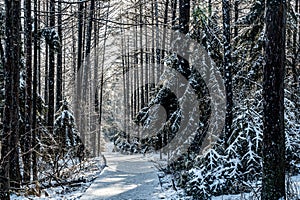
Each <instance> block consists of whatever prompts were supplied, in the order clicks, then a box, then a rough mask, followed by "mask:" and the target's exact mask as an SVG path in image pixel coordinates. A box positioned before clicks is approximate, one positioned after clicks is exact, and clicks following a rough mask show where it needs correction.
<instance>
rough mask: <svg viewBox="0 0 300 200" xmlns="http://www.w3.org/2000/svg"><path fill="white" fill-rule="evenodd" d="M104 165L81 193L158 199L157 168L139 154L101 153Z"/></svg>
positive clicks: (90, 197)
mask: <svg viewBox="0 0 300 200" xmlns="http://www.w3.org/2000/svg"><path fill="white" fill-rule="evenodd" d="M104 156H105V158H106V160H107V167H106V168H105V169H104V171H103V173H102V174H101V175H100V176H99V177H98V178H97V179H96V180H95V181H94V183H93V184H92V185H91V186H90V188H89V189H88V190H87V191H86V192H85V194H84V195H83V196H82V198H81V200H94V199H99V200H100V199H109V200H120V199H127V200H130V199H146V200H147V199H159V197H158V195H159V193H160V186H159V181H158V177H157V173H156V169H155V167H154V166H153V163H152V162H149V161H148V160H147V159H146V158H145V157H143V156H142V155H122V154H120V153H110V152H109V153H104Z"/></svg>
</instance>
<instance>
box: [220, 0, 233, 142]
mask: <svg viewBox="0 0 300 200" xmlns="http://www.w3.org/2000/svg"><path fill="white" fill-rule="evenodd" d="M222 12H223V39H224V40H223V41H224V47H223V48H224V59H223V70H224V79H225V91H226V116H225V145H226V146H227V145H229V143H230V141H229V138H230V136H231V133H232V120H233V116H232V109H233V92H232V74H231V70H232V69H231V68H232V60H231V28H230V27H231V26H230V1H229V0H223V1H222Z"/></svg>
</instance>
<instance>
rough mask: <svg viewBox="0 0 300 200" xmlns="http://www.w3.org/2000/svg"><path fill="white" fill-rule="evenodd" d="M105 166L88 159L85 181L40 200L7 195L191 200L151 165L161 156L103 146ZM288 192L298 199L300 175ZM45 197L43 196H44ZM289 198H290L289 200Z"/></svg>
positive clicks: (243, 197)
mask: <svg viewBox="0 0 300 200" xmlns="http://www.w3.org/2000/svg"><path fill="white" fill-rule="evenodd" d="M105 151H106V152H104V153H103V154H104V156H105V159H106V165H107V166H106V167H105V168H104V170H103V171H102V172H101V170H102V167H103V160H102V157H100V158H94V159H90V160H88V161H87V162H86V163H85V166H86V167H85V168H84V170H82V171H80V174H78V176H80V177H82V178H84V179H85V180H87V181H86V182H83V183H80V184H79V185H77V186H72V185H70V186H67V187H53V188H48V189H45V190H43V192H42V196H41V197H35V196H27V197H25V196H24V195H21V196H17V195H15V194H12V195H11V199H13V200H28V199H34V200H67V199H68V200H101V199H107V200H148V199H149V200H150V199H157V200H158V199H167V200H191V199H193V198H191V197H186V196H185V194H184V191H183V190H182V189H180V188H178V187H177V186H176V185H175V182H176V181H174V177H173V176H172V175H165V174H164V173H163V172H159V171H158V169H157V168H156V167H155V166H162V165H165V164H166V163H167V158H166V156H165V155H164V156H163V159H162V160H160V156H159V154H146V155H145V156H143V155H139V154H135V155H123V154H120V153H117V152H112V151H113V145H112V144H111V143H109V142H108V143H106V150H105ZM290 183H292V184H291V185H290V188H291V189H290V191H291V192H292V193H293V195H296V196H293V197H294V198H292V199H293V200H294V199H297V200H299V199H300V175H298V176H294V177H291V178H290ZM46 194H47V195H46ZM259 196H260V195H259V194H253V193H245V194H239V195H223V196H218V197H212V200H250V199H251V200H258V199H259ZM289 199H291V198H289Z"/></svg>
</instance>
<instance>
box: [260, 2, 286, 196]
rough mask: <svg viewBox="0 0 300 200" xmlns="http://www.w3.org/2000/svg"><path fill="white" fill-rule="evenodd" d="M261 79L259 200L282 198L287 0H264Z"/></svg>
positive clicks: (283, 182)
mask: <svg viewBox="0 0 300 200" xmlns="http://www.w3.org/2000/svg"><path fill="white" fill-rule="evenodd" d="M265 20H266V44H265V45H266V46H265V66H264V82H263V90H264V93H263V98H264V101H265V105H264V116H263V123H264V128H263V178H262V193H261V194H262V196H261V198H262V200H269V199H274V200H275V199H276V200H277V199H281V198H282V199H285V135H284V86H283V82H284V72H285V31H286V1H284V0H279V1H273V0H267V4H266V19H265Z"/></svg>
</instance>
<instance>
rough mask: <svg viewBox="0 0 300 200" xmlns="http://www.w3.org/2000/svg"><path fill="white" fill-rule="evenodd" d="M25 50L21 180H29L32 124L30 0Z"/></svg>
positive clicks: (26, 3)
mask: <svg viewBox="0 0 300 200" xmlns="http://www.w3.org/2000/svg"><path fill="white" fill-rule="evenodd" d="M24 3H25V44H26V45H25V52H26V87H25V88H26V89H25V91H24V92H25V97H26V99H25V102H24V103H25V104H24V106H25V107H24V110H25V132H24V133H23V134H22V135H21V147H22V152H23V163H24V173H23V174H24V175H23V181H24V182H29V181H30V172H31V169H30V168H31V160H30V159H31V153H30V151H29V150H30V148H31V140H32V138H31V126H32V96H31V95H32V87H31V86H32V20H31V0H26V1H25V2H24Z"/></svg>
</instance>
